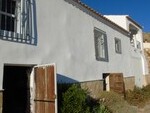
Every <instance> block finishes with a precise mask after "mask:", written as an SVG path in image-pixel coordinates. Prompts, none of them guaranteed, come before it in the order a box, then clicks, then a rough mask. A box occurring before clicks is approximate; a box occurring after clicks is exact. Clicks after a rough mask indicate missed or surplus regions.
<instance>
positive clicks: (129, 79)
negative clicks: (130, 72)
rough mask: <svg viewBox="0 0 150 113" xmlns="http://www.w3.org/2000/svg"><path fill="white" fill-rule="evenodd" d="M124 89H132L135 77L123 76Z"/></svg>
mask: <svg viewBox="0 0 150 113" xmlns="http://www.w3.org/2000/svg"><path fill="white" fill-rule="evenodd" d="M124 84H125V90H133V89H134V86H135V77H134V76H132V77H124Z"/></svg>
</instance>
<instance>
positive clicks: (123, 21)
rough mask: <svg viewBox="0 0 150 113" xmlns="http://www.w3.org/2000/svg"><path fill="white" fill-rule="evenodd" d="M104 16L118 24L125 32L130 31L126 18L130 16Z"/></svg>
mask: <svg viewBox="0 0 150 113" xmlns="http://www.w3.org/2000/svg"><path fill="white" fill-rule="evenodd" d="M104 16H105V17H106V18H108V19H110V20H111V21H113V22H114V23H116V24H118V25H119V26H121V27H122V28H124V29H125V30H127V31H128V30H129V26H128V23H127V19H126V16H128V15H104Z"/></svg>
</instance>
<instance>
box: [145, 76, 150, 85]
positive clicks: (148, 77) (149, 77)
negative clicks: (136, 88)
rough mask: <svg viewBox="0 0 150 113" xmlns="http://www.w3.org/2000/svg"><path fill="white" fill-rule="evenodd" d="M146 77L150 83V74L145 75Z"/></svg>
mask: <svg viewBox="0 0 150 113" xmlns="http://www.w3.org/2000/svg"><path fill="white" fill-rule="evenodd" d="M145 79H146V84H147V85H148V84H150V74H148V75H145Z"/></svg>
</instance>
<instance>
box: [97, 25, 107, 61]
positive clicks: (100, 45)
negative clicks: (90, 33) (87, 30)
mask: <svg viewBox="0 0 150 113" xmlns="http://www.w3.org/2000/svg"><path fill="white" fill-rule="evenodd" d="M102 38H103V39H102ZM98 39H100V40H103V41H104V42H101V41H100V40H98ZM94 42H95V57H96V60H97V61H105V62H109V58H108V45H107V35H106V32H105V31H102V30H100V29H98V28H94ZM102 49H103V50H102Z"/></svg>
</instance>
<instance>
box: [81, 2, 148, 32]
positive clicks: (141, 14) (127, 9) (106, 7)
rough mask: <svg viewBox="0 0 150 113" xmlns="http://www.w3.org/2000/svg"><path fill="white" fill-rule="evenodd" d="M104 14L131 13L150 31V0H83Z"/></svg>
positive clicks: (144, 29) (134, 18) (146, 30)
mask: <svg viewBox="0 0 150 113" xmlns="http://www.w3.org/2000/svg"><path fill="white" fill-rule="evenodd" d="M81 1H82V2H83V3H85V4H87V5H88V6H90V7H91V8H93V9H94V10H96V11H98V12H99V13H100V14H103V15H129V16H130V17H131V18H132V19H133V20H135V21H136V22H137V23H139V24H140V25H141V26H142V27H143V31H144V32H150V0H81Z"/></svg>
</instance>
